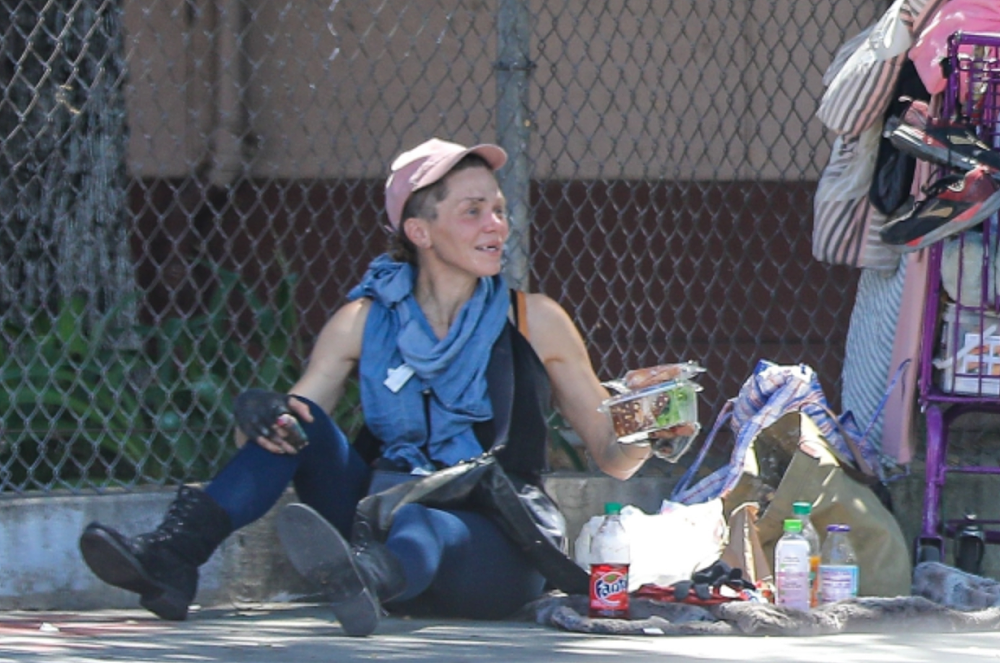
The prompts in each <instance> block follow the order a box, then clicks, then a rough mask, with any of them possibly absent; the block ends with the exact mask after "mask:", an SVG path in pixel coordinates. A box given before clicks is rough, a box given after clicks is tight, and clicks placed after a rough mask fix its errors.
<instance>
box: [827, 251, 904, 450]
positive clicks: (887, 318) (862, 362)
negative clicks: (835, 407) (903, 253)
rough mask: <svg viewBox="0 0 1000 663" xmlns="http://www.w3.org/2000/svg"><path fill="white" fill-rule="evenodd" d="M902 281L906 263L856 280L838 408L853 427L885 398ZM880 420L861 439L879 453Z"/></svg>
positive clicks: (868, 419)
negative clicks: (854, 419) (847, 415)
mask: <svg viewBox="0 0 1000 663" xmlns="http://www.w3.org/2000/svg"><path fill="white" fill-rule="evenodd" d="M905 277H906V261H901V262H900V265H899V267H898V268H897V269H896V271H895V272H891V273H885V272H876V271H873V270H864V271H862V273H861V278H860V279H859V280H858V291H857V295H856V296H855V301H854V310H853V311H852V312H851V323H850V326H849V327H848V330H847V346H846V348H845V351H844V368H843V371H842V373H841V382H842V391H841V400H842V404H843V407H844V409H845V410H847V411H850V412H853V413H854V415H855V416H856V417H857V419H858V421H862V422H869V421H870V420H871V418H872V416H873V415H874V414H875V412H876V410H877V409H878V405H879V403H880V402H881V400H882V398H883V396H884V395H885V391H886V381H887V378H888V376H889V375H890V370H895V367H892V366H890V365H889V364H890V362H891V360H892V347H893V342H894V340H895V338H896V323H897V319H898V317H899V307H900V304H901V302H902V297H903V282H904V280H905ZM882 419H883V416H882V414H881V413H879V415H878V417H877V418H876V419H875V421H874V422H872V423H871V428H870V430H869V433H868V438H867V439H868V441H869V442H870V443H871V444H872V445H874V446H875V447H876V448H879V449H881V446H882V445H881V442H882Z"/></svg>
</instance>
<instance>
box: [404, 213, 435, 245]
mask: <svg viewBox="0 0 1000 663" xmlns="http://www.w3.org/2000/svg"><path fill="white" fill-rule="evenodd" d="M403 232H404V233H405V234H406V238H407V239H408V240H410V241H411V242H413V245H414V246H416V247H418V248H421V249H426V248H429V247H430V245H431V244H430V242H431V236H430V233H428V232H427V221H426V220H424V219H421V218H420V217H417V216H411V217H410V218H408V219H403Z"/></svg>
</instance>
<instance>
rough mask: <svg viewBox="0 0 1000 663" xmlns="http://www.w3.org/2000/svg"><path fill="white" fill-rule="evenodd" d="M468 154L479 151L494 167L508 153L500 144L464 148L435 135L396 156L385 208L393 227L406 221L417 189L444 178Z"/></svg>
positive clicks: (504, 159)
mask: <svg viewBox="0 0 1000 663" xmlns="http://www.w3.org/2000/svg"><path fill="white" fill-rule="evenodd" d="M467 154H478V155H479V156H481V157H482V158H484V159H486V163H488V164H489V165H490V168H492V169H493V170H497V169H498V168H500V167H501V166H503V165H504V164H505V163H507V153H506V152H504V151H503V148H501V147H499V146H498V145H491V144H489V143H484V144H482V145H475V146H473V147H464V146H462V145H459V144H457V143H449V142H448V141H446V140H441V139H439V138H431V139H430V140H429V141H427V142H425V143H421V144H420V145H417V146H416V147H414V148H413V149H412V150H410V151H409V152H403V153H402V154H400V155H399V156H398V157H396V160H395V161H393V162H392V166H390V169H391V170H392V174H390V175H389V179H388V180H386V182H385V211H386V214H387V215H388V216H389V225H391V226H392V229H393V230H396V229H398V228H399V224H400V223H402V221H403V219H402V216H403V207H404V206H405V205H406V201H407V200H409V198H410V196H411V195H412V194H413V192H414V191H417V190H419V189H422V188H424V187H425V186H430V185H431V184H434V183H435V182H437V181H438V180H440V179H441V178H442V177H444V176H445V175H447V174H448V171H450V170H451V169H452V167H453V166H454V165H455V164H456V163H458V162H459V161H461V160H462V157H464V156H465V155H467Z"/></svg>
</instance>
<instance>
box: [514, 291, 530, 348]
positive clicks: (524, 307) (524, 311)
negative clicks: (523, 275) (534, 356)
mask: <svg viewBox="0 0 1000 663" xmlns="http://www.w3.org/2000/svg"><path fill="white" fill-rule="evenodd" d="M510 299H511V306H513V307H514V326H515V327H517V331H519V332H521V336H523V337H525V338H527V339H529V340H530V337H529V336H528V303H527V302H528V298H527V297H525V294H524V291H523V290H511V291H510Z"/></svg>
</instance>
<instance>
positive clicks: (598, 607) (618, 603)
mask: <svg viewBox="0 0 1000 663" xmlns="http://www.w3.org/2000/svg"><path fill="white" fill-rule="evenodd" d="M621 510H622V505H621V504H618V503H617V502H608V503H607V504H605V505H604V520H603V522H601V526H600V527H598V528H597V532H596V533H595V534H594V537H593V538H592V539H591V540H590V559H591V560H592V562H591V564H590V616H591V617H611V618H616V619H628V567H629V561H630V550H629V542H628V535H627V534H626V533H625V527H624V526H622V521H621Z"/></svg>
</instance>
